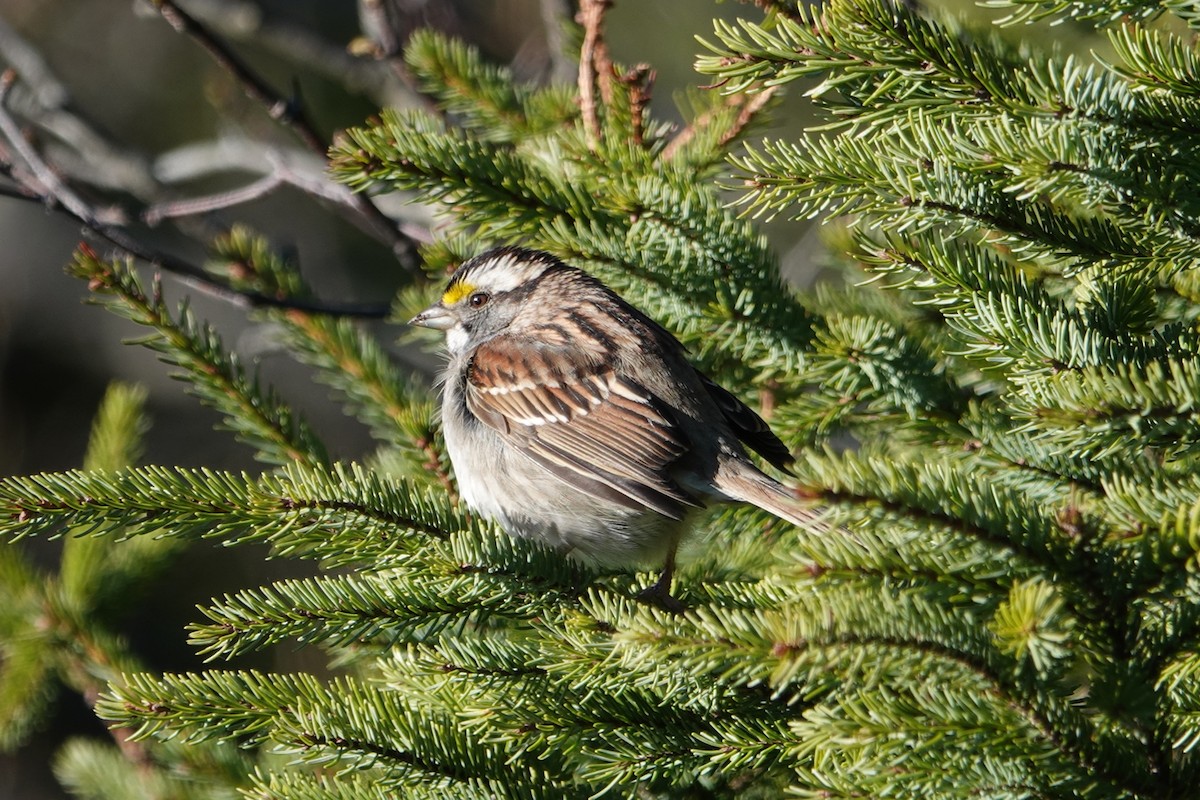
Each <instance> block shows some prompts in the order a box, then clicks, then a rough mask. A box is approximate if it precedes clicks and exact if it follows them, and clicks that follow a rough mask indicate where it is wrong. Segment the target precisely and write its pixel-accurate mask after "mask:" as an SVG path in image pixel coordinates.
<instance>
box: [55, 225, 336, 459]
mask: <svg viewBox="0 0 1200 800" xmlns="http://www.w3.org/2000/svg"><path fill="white" fill-rule="evenodd" d="M71 272H72V274H74V275H75V276H76V277H78V278H82V279H84V280H87V281H88V285H89V288H90V289H91V290H92V291H93V292H95V293H96V294H97V295H100V296H105V297H106V303H107V304H108V305H109V307H110V308H112V309H113V310H114V311H116V312H117V313H120V314H121V315H122V316H125V317H127V318H129V319H131V320H132V321H134V322H136V323H138V324H139V325H144V326H147V327H149V328H152V329H153V330H154V331H155V333H154V335H153V336H151V337H149V338H147V339H144V340H142V343H144V344H145V345H147V346H148V347H150V348H151V349H153V350H155V351H157V352H158V353H159V354H160V357H161V358H162V360H163V361H165V362H167V363H168V364H172V365H174V366H177V367H180V368H181V369H182V370H183V372H182V373H181V375H182V376H183V377H184V378H185V379H186V380H188V381H189V382H190V383H191V385H192V389H193V391H194V392H195V393H196V395H197V396H198V397H200V398H201V400H203V401H204V402H206V403H208V404H210V405H212V406H213V407H214V408H216V409H218V410H220V411H222V412H224V413H225V415H226V416H225V422H226V424H227V425H228V426H229V427H230V429H231V430H233V431H235V432H237V433H238V434H240V435H241V436H242V437H243V438H244V439H245V440H246V441H248V442H250V443H252V444H253V445H254V446H255V447H256V448H257V450H258V456H259V457H260V458H261V459H263V460H265V461H267V462H268V463H274V464H285V463H289V462H297V463H302V464H309V465H315V464H322V463H325V462H326V460H327V457H326V456H325V453H324V448H323V446H322V445H321V444H320V442H318V441H317V440H316V438H314V436H313V434H312V433H311V432H310V431H309V429H308V426H307V425H306V424H305V423H304V422H303V421H301V420H298V419H296V418H295V417H294V416H293V414H292V412H291V410H290V409H288V408H287V407H286V406H284V405H283V404H282V403H281V402H280V401H279V400H278V399H277V398H276V397H275V396H274V395H273V393H267V394H263V393H261V392H260V390H259V388H258V385H257V380H250V379H247V378H246V376H245V373H244V370H243V368H242V367H241V364H240V363H239V361H238V360H237V359H236V358H235V357H233V356H231V355H226V354H225V353H224V351H223V349H222V346H221V342H220V339H219V338H218V337H217V336H216V334H215V333H214V332H213V331H212V330H211V329H209V328H208V327H207V326H203V325H198V324H197V323H196V322H195V321H194V320H193V319H192V316H191V314H190V312H189V311H188V309H187V307H186V305H185V306H183V307H182V309H181V312H180V319H179V320H178V321H176V320H175V319H173V318H172V316H171V314H170V312H169V311H168V310H167V308H166V305H165V304H164V302H163V300H162V288H161V285H160V284H159V283H158V280H157V278H156V279H155V284H154V286H153V288H152V291H151V293H150V294H146V292H145V291H144V290H143V288H142V285H141V282H140V281H139V279H138V278H137V276H136V274H135V273H134V272H133V270H132V269H131V268H129V267H123V266H120V265H119V264H117V263H115V262H113V263H106V262H103V261H101V260H100V259H99V258H98V257H97V255H96V253H95V252H94V251H93V250H92V249H91V248H89V247H87V246H86V245H85V246H83V247H81V248H80V249H79V250H78V251H77V253H76V259H75V262H74V263H73V264H72V265H71Z"/></svg>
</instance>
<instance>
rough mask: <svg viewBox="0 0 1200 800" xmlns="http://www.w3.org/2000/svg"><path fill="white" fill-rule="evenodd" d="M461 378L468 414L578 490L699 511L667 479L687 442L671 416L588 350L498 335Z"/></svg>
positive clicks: (634, 503)
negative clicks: (463, 377) (464, 385)
mask: <svg viewBox="0 0 1200 800" xmlns="http://www.w3.org/2000/svg"><path fill="white" fill-rule="evenodd" d="M518 375H519V376H522V377H521V378H520V379H518V378H517V377H516V376H518ZM466 377H467V381H466V393H465V394H466V401H467V408H468V409H469V410H470V411H471V413H473V414H474V415H475V416H476V417H477V418H478V419H479V420H480V421H482V422H483V423H484V424H486V425H488V426H490V427H491V428H493V429H495V430H496V431H497V432H499V433H500V434H501V435H502V436H506V437H508V439H509V440H510V441H511V442H512V443H513V444H514V445H516V446H518V447H521V448H522V449H523V450H524V452H525V453H526V454H527V455H528V456H529V457H530V458H532V459H533V460H534V461H537V462H538V463H539V464H541V465H542V466H544V467H546V468H547V469H549V470H550V471H551V472H553V473H554V474H556V475H558V476H559V477H560V478H562V479H563V480H564V481H566V482H567V483H569V484H571V485H572V486H574V487H575V488H576V489H579V490H580V491H583V492H586V493H588V494H590V495H592V496H595V497H601V498H604V499H607V500H612V501H615V502H618V503H620V504H621V505H624V506H626V507H628V508H632V509H642V508H649V509H653V510H655V511H657V512H659V513H661V514H664V515H666V516H668V517H673V518H680V517H682V516H683V514H684V511H685V509H686V507H688V506H698V505H699V503H698V502H697V500H696V498H694V497H692V496H691V495H689V494H688V493H687V492H685V491H684V490H683V489H682V488H681V487H680V486H679V485H678V484H677V483H676V482H675V481H674V480H673V479H672V478H671V474H670V472H671V466H672V465H673V464H674V463H675V461H677V460H678V459H679V457H680V456H682V455H683V454H684V453H685V452H686V451H687V449H688V444H687V441H686V440H685V438H684V437H683V435H682V433H681V432H680V430H679V428H678V427H677V426H676V425H675V423H674V421H673V420H672V419H671V414H670V411H669V410H668V409H667V408H666V407H665V406H664V405H663V404H662V402H661V401H659V400H658V398H656V397H655V396H654V395H653V394H652V393H651V392H649V391H647V390H646V389H645V388H644V387H643V386H641V385H639V384H638V383H636V382H635V381H632V380H630V379H629V378H626V377H623V376H621V375H619V374H618V373H617V372H616V371H615V370H613V369H612V368H611V367H610V366H606V365H605V364H603V363H601V359H599V358H597V357H596V354H595V353H592V352H590V351H588V350H586V349H583V348H579V347H573V346H572V345H570V344H568V343H559V342H555V343H554V344H553V345H552V346H547V345H546V344H545V343H544V342H542V343H540V344H531V343H530V340H527V339H526V340H521V341H518V340H516V339H514V338H513V337H511V336H500V337H497V338H495V339H492V340H491V341H488V342H486V343H485V344H483V345H481V346H480V347H479V348H478V350H477V351H476V353H475V355H474V357H473V358H472V360H471V364H470V366H469V367H468V369H467V376H466Z"/></svg>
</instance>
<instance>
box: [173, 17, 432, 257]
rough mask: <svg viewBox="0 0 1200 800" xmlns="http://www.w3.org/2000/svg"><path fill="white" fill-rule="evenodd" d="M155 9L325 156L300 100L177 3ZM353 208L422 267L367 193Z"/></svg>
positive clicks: (394, 248)
mask: <svg viewBox="0 0 1200 800" xmlns="http://www.w3.org/2000/svg"><path fill="white" fill-rule="evenodd" d="M151 1H152V2H153V4H154V7H155V8H157V9H158V12H159V13H160V14H161V15H162V17H163V19H165V20H166V21H167V22H168V23H169V24H170V25H171V27H173V28H174V29H175V30H176V31H178V32H179V33H183V34H186V35H187V36H189V37H191V38H192V39H193V40H194V41H195V42H196V43H198V44H199V45H200V46H201V47H202V48H204V49H205V50H206V51H207V52H208V53H209V55H211V56H212V57H213V59H214V60H215V61H216V62H217V64H218V65H219V66H220V67H221V68H222V69H224V70H225V71H226V72H228V73H229V74H230V75H231V76H232V77H233V79H234V80H235V81H237V83H238V85H240V86H241V87H242V91H244V92H245V93H246V95H247V96H248V97H249V98H250V99H252V100H254V101H255V102H257V103H259V104H260V105H261V106H263V108H264V109H265V110H266V112H267V115H268V116H270V117H271V119H273V120H275V121H276V122H278V123H280V124H281V125H283V126H285V127H287V128H288V129H289V130H291V131H292V132H293V133H294V134H296V136H297V137H299V139H300V141H302V142H303V143H304V145H305V146H306V147H307V148H308V149H310V150H312V151H313V152H314V153H317V154H318V155H320V156H321V157H325V155H326V153H327V152H328V150H329V144H328V143H327V142H326V141H325V140H324V138H323V137H322V136H321V135H320V134H319V133H318V132H317V129H316V127H315V126H314V125H313V123H312V121H311V120H309V118H308V115H307V113H305V111H304V107H303V105H302V104H301V103H300V102H298V100H297V99H295V98H292V99H288V98H286V97H284V96H283V95H281V94H280V93H278V92H277V91H275V89H273V88H272V87H271V86H270V85H269V84H268V83H267V82H266V81H265V80H263V79H262V78H261V77H259V76H258V74H257V73H255V72H254V71H253V70H252V69H250V68H249V67H248V66H247V65H246V64H245V63H244V62H243V61H242V60H241V59H240V58H238V57H237V55H235V54H234V52H233V51H232V50H230V49H229V47H228V46H227V45H226V44H225V43H224V42H223V41H221V40H220V39H219V38H218V37H217V36H215V35H214V34H213V33H212V32H211V31H209V30H208V28H206V27H205V26H204V25H203V24H201V23H200V22H199V21H198V20H197V19H195V18H194V17H192V16H190V15H189V14H188V13H187V12H186V11H184V10H183V9H181V8H180V7H179V6H178V5H177V4H176V3H175V2H173V0H151ZM353 197H354V200H353V208H354V209H355V211H357V212H358V213H359V214H360V215H362V217H363V218H364V219H365V220H367V221H368V223H369V225H370V227H371V229H372V230H373V231H374V232H375V233H376V234H377V235H379V236H380V237H381V238H383V239H384V241H386V242H387V243H388V244H389V245H390V246H391V248H392V252H393V253H394V254H395V256H396V258H397V260H399V261H400V263H401V264H402V265H403V266H404V267H405V269H408V270H412V271H416V270H417V269H419V267H420V259H419V257H418V255H417V250H416V245H415V243H414V242H413V241H412V240H411V239H409V237H407V236H405V235H404V234H403V233H402V232H401V231H400V229H399V227H398V226H397V225H396V224H395V223H394V222H393V221H392V220H391V219H390V218H388V216H387V215H385V214H384V213H383V212H382V211H380V210H379V208H378V207H376V206H375V204H374V203H372V202H371V200H370V199H369V198H368V197H367V196H366V195H363V194H356V195H353Z"/></svg>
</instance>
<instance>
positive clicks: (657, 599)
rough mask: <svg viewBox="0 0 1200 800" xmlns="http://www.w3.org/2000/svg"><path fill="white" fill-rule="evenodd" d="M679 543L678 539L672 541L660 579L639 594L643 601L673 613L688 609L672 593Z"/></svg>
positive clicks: (680, 612) (638, 596) (638, 597)
mask: <svg viewBox="0 0 1200 800" xmlns="http://www.w3.org/2000/svg"><path fill="white" fill-rule="evenodd" d="M678 544H679V542H678V541H673V542H671V549H670V550H668V551H667V563H666V564H664V565H663V570H662V573H661V574H660V575H659V576H658V580H657V581H655V582H654V584H653V585H651V586H647V587H646V588H645V589H642V590H641V591H640V592H638V594H637V599H638V600H640V601H641V602H643V603H651V604H653V605H656V606H658V607H659V608H661V609H662V610H663V611H670V612H671V613H672V614H682V613H683V612H684V611H686V610H687V609H686V607H685V606H684V605H683V603H681V602H679V601H678V600H677V599H675V597H673V596H672V595H671V579H672V578H673V577H674V575H675V548H676V546H677V545H678Z"/></svg>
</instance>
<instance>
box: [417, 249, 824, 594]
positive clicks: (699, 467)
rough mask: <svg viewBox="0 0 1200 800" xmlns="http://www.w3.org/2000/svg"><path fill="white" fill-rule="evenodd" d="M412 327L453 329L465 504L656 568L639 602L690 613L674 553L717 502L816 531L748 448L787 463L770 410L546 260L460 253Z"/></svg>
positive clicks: (570, 554)
mask: <svg viewBox="0 0 1200 800" xmlns="http://www.w3.org/2000/svg"><path fill="white" fill-rule="evenodd" d="M409 324H410V325H414V326H419V327H425V328H431V329H435V330H439V331H443V332H444V333H445V342H446V351H447V360H446V366H445V369H444V371H443V372H442V373H441V375H440V376H439V380H440V381H441V384H442V388H441V406H440V413H441V424H442V431H443V434H444V437H445V443H446V450H447V454H448V455H449V458H450V463H451V466H452V467H453V472H454V476H455V480H456V482H457V484H458V487H459V494H460V496H461V498H462V500H463V501H464V502H465V503H466V505H467V506H468V507H469V508H470V509H471V510H472V511H474V512H476V513H478V514H480V515H482V516H484V517H487V518H490V519H493V520H495V521H496V522H498V523H499V525H500V527H502V528H503V529H504V530H505V531H506V532H507V533H508V534H509V535H512V536H514V537H519V538H526V539H531V540H534V541H538V542H541V543H543V544H545V545H548V546H550V547H552V548H554V549H556V550H558V551H559V552H561V553H563V554H564V555H565V556H566V557H567V558H570V559H574V560H576V561H581V562H584V563H586V564H590V565H592V566H595V567H601V568H612V569H630V568H634V567H644V566H648V565H651V564H654V565H658V564H661V565H662V569H661V572H660V575H659V578H658V580H657V582H655V583H654V584H653V585H651V586H649V587H647V588H646V589H645V590H643V591H642V592H640V593H639V595H638V598H639V599H640V600H643V601H647V602H650V603H654V604H656V605H658V606H660V607H662V608H666V609H668V610H671V611H680V610H682V604H681V603H680V602H679V601H678V600H677V599H676V598H675V597H674V596H673V595H672V594H671V589H672V580H673V575H674V569H675V557H676V552H677V549H678V547H679V543H680V540H681V539H682V537H684V536H685V535H686V534H687V533H688V531H689V530H690V529H691V528H692V527H694V525H695V522H696V518H697V516H698V514H699V512H700V511H701V509H703V508H704V507H706V506H707V505H709V504H711V503H730V502H736V503H749V504H750V505H754V506H757V507H758V508H761V509H763V510H765V511H768V512H770V513H771V514H773V515H775V516H776V517H779V518H781V519H783V520H786V521H787V522H790V523H792V524H794V525H797V526H801V527H805V528H809V529H815V528H819V527H820V525H821V523H820V514H819V513H818V512H817V511H815V510H814V509H812V508H811V507H810V506H809V504H808V503H807V502H806V501H805V500H804V499H803V498H802V497H801V496H800V494H799V492H797V491H796V490H795V489H791V488H788V487H787V486H785V485H784V484H782V483H781V482H780V481H778V480H776V479H775V478H773V477H771V476H770V475H768V474H767V473H766V472H764V471H763V470H762V469H760V468H759V467H757V466H756V465H755V464H754V462H753V461H752V460H751V459H750V457H749V456H748V455H747V453H746V449H747V448H748V449H750V450H752V451H754V452H755V453H757V454H758V455H759V456H760V457H761V458H762V459H763V460H764V461H766V462H767V463H768V464H770V465H771V466H773V467H775V468H777V469H779V470H781V471H783V472H788V467H789V465H790V464H792V463H793V458H792V455H791V453H790V452H789V450H788V448H787V447H786V446H785V445H784V443H783V442H782V441H781V440H780V439H779V437H777V436H776V435H775V434H774V433H773V432H772V431H771V429H770V427H769V426H768V425H767V423H766V422H765V421H764V420H763V419H762V417H761V416H759V415H758V414H757V413H755V412H754V411H753V410H752V409H751V408H750V407H749V406H747V405H746V404H745V403H743V402H742V401H741V400H739V399H738V398H737V397H736V396H735V395H734V394H733V393H731V392H730V391H728V390H727V389H725V388H724V387H722V386H720V385H719V384H717V383H716V382H715V381H713V380H711V379H710V378H709V377H708V376H706V375H705V374H704V373H702V372H701V371H700V370H699V369H697V368H696V367H695V366H693V365H692V363H691V362H690V361H689V360H688V355H687V351H686V349H685V347H684V345H683V344H682V343H680V341H679V340H678V339H677V338H675V336H673V335H672V334H671V333H670V332H669V331H667V330H666V329H665V328H664V327H662V326H661V325H659V324H658V323H656V322H655V321H653V320H652V319H651V318H650V317H648V316H647V315H646V314H644V313H642V312H641V311H639V310H638V309H637V308H635V307H634V306H632V305H630V304H629V303H628V302H626V301H625V300H624V299H622V298H621V297H620V296H619V295H617V294H616V293H615V292H613V291H612V290H611V289H609V288H608V287H607V286H606V285H605V284H604V283H602V282H601V281H600V280H598V279H597V278H595V277H593V276H592V275H590V274H589V273H587V272H585V271H583V270H581V269H579V268H577V267H574V266H571V265H569V264H567V263H565V262H563V261H562V260H560V259H558V258H557V257H555V256H553V255H551V254H549V253H546V252H542V251H539V250H533V249H528V248H524V247H516V246H504V247H498V248H494V249H491V250H488V251H487V252H484V253H482V254H480V255H478V256H475V257H473V258H470V259H469V260H466V261H465V262H463V263H462V265H461V266H460V267H459V268H458V269H457V270H456V271H455V272H454V274H453V275H452V276H451V278H450V280H449V283H448V284H447V285H446V288H445V290H444V291H443V292H442V295H441V297H440V298H439V299H438V301H437V302H436V303H434V304H433V305H431V306H429V307H428V308H426V309H425V310H424V311H421V312H420V313H419V314H417V315H416V316H414V317H413V318H412V319H411V320H409Z"/></svg>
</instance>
